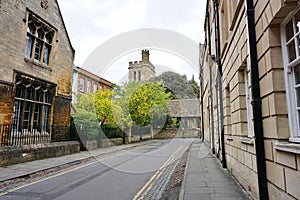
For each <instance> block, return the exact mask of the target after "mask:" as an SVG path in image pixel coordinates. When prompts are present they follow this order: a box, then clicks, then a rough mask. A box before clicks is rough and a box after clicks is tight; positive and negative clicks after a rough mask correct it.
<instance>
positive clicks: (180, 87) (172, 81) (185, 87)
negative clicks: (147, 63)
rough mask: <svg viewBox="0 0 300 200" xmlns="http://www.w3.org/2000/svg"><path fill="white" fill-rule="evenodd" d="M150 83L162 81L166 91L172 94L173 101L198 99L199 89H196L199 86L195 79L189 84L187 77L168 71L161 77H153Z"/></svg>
mask: <svg viewBox="0 0 300 200" xmlns="http://www.w3.org/2000/svg"><path fill="white" fill-rule="evenodd" d="M150 81H151V82H158V81H162V82H163V86H164V87H165V88H166V90H167V91H170V92H171V94H172V96H171V97H172V99H193V98H197V96H198V93H199V92H198V91H199V89H198V90H197V89H196V87H197V86H196V85H198V84H197V82H195V80H194V79H192V80H191V81H190V82H189V81H188V80H187V77H186V75H180V74H178V73H175V72H171V71H167V72H164V73H162V74H161V75H159V76H156V77H153V78H152V79H151V80H150ZM198 88H199V86H198Z"/></svg>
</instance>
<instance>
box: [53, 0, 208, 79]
mask: <svg viewBox="0 0 300 200" xmlns="http://www.w3.org/2000/svg"><path fill="white" fill-rule="evenodd" d="M58 3H59V5H60V9H61V12H62V15H63V18H64V21H65V24H66V27H67V30H68V34H69V36H70V39H71V42H72V45H73V47H74V49H75V50H76V55H75V61H74V62H75V65H77V66H81V67H85V66H83V64H84V63H85V61H86V59H87V58H88V56H89V55H90V54H91V53H92V52H93V51H94V50H95V49H96V48H97V47H99V46H100V45H101V44H102V43H104V42H105V41H107V40H109V39H111V38H113V37H114V36H117V35H119V34H122V33H124V32H128V31H132V30H138V29H142V28H156V29H167V30H171V31H175V32H177V33H180V34H183V35H185V36H186V37H188V38H189V39H191V40H193V41H194V42H196V43H199V42H200V43H203V42H204V31H203V23H204V16H205V7H206V1H204V0H187V1H184V0H126V1H124V0H58ZM120 56H121V55H120ZM135 60H141V52H140V50H139V51H131V52H128V54H127V55H122V56H121V57H119V59H117V60H115V61H114V63H112V64H111V65H110V66H109V67H108V68H106V69H105V70H104V71H103V73H102V74H97V75H100V76H102V77H104V78H106V79H108V80H109V81H111V82H114V83H119V82H121V79H122V80H123V79H124V78H126V77H127V72H128V62H129V61H135ZM150 61H151V62H152V63H153V64H154V65H156V66H157V73H160V72H161V71H163V70H173V71H175V72H178V73H180V74H186V75H187V76H188V78H191V76H192V74H195V78H197V77H198V74H197V73H198V69H196V67H195V66H191V64H189V63H188V62H186V61H185V60H183V59H182V58H179V57H177V56H176V55H174V54H170V53H169V52H165V51H163V50H150ZM161 66H163V67H161ZM94 73H95V72H94Z"/></svg>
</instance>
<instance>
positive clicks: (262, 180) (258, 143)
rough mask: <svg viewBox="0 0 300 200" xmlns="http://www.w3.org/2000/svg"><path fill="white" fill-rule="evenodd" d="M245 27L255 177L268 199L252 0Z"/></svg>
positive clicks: (247, 2) (264, 198) (247, 4)
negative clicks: (246, 31)
mask: <svg viewBox="0 0 300 200" xmlns="http://www.w3.org/2000/svg"><path fill="white" fill-rule="evenodd" d="M245 7H246V16H247V29H248V43H249V57H250V73H251V86H252V90H251V91H252V102H251V104H252V110H253V116H255V117H253V118H254V119H253V125H254V136H255V149H256V163H257V178H258V191H259V199H261V200H268V199H269V194H268V180H267V173H266V163H265V148H264V136H263V125H262V111H261V97H260V86H259V74H258V60H257V49H256V35H255V19H254V5H253V0H245Z"/></svg>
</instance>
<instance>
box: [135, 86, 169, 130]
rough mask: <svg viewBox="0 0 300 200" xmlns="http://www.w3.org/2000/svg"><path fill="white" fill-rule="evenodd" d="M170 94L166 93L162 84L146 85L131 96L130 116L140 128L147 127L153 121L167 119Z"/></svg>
mask: <svg viewBox="0 0 300 200" xmlns="http://www.w3.org/2000/svg"><path fill="white" fill-rule="evenodd" d="M169 100H170V94H169V93H166V92H165V88H164V87H162V86H161V83H144V84H142V85H140V87H138V88H137V89H136V90H135V91H134V92H133V93H132V95H131V98H130V100H129V108H130V115H131V118H132V120H133V121H135V123H136V124H137V125H139V126H147V125H149V124H150V123H151V119H161V118H165V117H166V115H167V113H168V110H167V103H168V101H169Z"/></svg>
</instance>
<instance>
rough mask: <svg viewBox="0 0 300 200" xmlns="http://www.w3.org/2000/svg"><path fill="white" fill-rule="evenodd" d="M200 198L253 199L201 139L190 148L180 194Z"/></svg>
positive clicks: (182, 197)
mask: <svg viewBox="0 0 300 200" xmlns="http://www.w3.org/2000/svg"><path fill="white" fill-rule="evenodd" d="M198 199H201V200H206V199H208V200H215V199H216V200H217V199H221V200H226V199H230V200H240V199H251V198H250V197H249V196H248V195H247V194H246V192H245V191H244V190H243V189H242V188H241V187H239V186H238V184H237V183H236V182H235V181H234V179H233V178H232V176H231V175H230V174H229V173H228V172H227V170H224V169H222V168H221V165H220V163H219V161H218V159H217V158H216V157H214V156H213V155H212V154H211V153H210V149H209V147H208V146H207V145H206V144H204V143H201V141H200V139H196V140H194V142H193V144H192V147H191V149H190V153H189V158H188V161H187V165H186V171H185V177H184V181H183V184H182V188H181V194H180V200H198Z"/></svg>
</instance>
